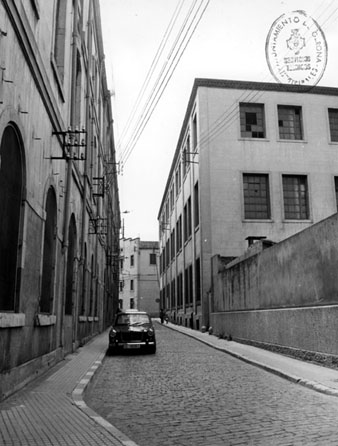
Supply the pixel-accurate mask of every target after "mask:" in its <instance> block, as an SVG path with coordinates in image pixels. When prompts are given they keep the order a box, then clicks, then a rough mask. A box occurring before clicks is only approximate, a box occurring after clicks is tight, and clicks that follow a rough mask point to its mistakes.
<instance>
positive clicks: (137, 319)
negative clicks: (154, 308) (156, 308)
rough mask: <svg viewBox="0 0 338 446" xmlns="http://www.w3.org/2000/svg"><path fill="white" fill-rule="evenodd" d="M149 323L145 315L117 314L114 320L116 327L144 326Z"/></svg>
mask: <svg viewBox="0 0 338 446" xmlns="http://www.w3.org/2000/svg"><path fill="white" fill-rule="evenodd" d="M149 323H150V320H149V316H148V315H147V314H119V315H118V317H117V319H116V325H144V324H149Z"/></svg>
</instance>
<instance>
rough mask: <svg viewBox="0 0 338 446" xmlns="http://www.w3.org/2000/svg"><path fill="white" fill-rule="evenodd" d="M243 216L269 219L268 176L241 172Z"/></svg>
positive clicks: (254, 218)
mask: <svg viewBox="0 0 338 446" xmlns="http://www.w3.org/2000/svg"><path fill="white" fill-rule="evenodd" d="M243 192H244V218H246V219H253V220H257V219H258V220H266V219H270V218H271V215H270V196H269V176H268V175H266V174H247V173H245V174H243Z"/></svg>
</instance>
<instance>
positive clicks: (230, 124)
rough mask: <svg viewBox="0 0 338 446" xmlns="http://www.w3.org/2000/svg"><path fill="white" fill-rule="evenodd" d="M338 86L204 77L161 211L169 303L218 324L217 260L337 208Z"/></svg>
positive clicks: (194, 318) (178, 312)
mask: <svg viewBox="0 0 338 446" xmlns="http://www.w3.org/2000/svg"><path fill="white" fill-rule="evenodd" d="M337 150H338V89H335V88H326V87H313V88H311V89H309V88H307V87H302V86H290V85H278V84H270V83H259V82H242V81H227V80H214V79H196V80H195V83H194V86H193V90H192V93H191V96H190V100H189V104H188V108H187V111H186V115H185V119H184V123H183V126H182V130H181V133H180V136H179V140H178V145H177V148H176V151H175V155H174V158H173V162H172V166H171V170H170V173H169V176H168V180H167V183H166V187H165V191H164V194H163V199H162V202H161V206H160V209H159V214H158V220H159V230H160V289H161V291H160V292H161V306H163V307H164V308H166V309H167V310H169V313H170V314H171V318H172V319H173V320H174V321H175V322H177V323H180V324H183V325H187V326H188V325H190V326H192V327H194V328H197V329H199V328H201V327H202V326H208V325H209V295H210V292H211V289H210V286H211V281H210V277H211V263H210V259H211V257H212V256H214V255H216V254H219V255H221V256H223V257H227V258H228V259H229V261H230V260H232V259H234V258H236V257H238V256H240V255H242V254H243V253H244V252H245V251H246V249H247V248H248V246H249V245H250V244H251V243H252V242H254V241H255V240H257V239H263V240H264V239H266V240H268V241H271V242H279V241H281V240H283V239H285V238H287V237H289V236H291V235H293V234H295V233H297V232H299V231H301V230H302V229H305V228H306V227H308V226H310V225H312V224H313V223H315V222H318V221H320V220H322V219H324V218H326V217H328V216H329V215H331V214H333V213H335V212H337V191H338V156H337V155H338V153H337Z"/></svg>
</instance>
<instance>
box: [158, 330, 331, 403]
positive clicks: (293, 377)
mask: <svg viewBox="0 0 338 446" xmlns="http://www.w3.org/2000/svg"><path fill="white" fill-rule="evenodd" d="M163 326H166V327H167V328H170V329H171V330H174V331H179V332H180V333H182V334H185V335H186V336H189V337H191V338H194V339H196V340H197V341H200V342H202V343H203V344H206V345H208V346H209V347H212V348H214V349H216V350H219V351H222V352H224V353H227V354H228V355H230V356H233V357H234V358H237V359H240V360H241V361H244V362H246V363H247V364H251V365H254V366H256V367H259V368H261V369H263V370H265V371H267V372H270V373H273V374H274V375H277V376H279V377H281V378H284V379H287V380H288V381H291V382H292V383H294V384H300V385H302V386H304V387H307V388H309V389H312V390H315V391H316V392H320V393H324V394H325V395H330V396H335V397H338V390H335V389H331V388H330V387H327V386H324V385H323V384H319V383H318V382H316V381H310V380H307V379H303V378H300V377H299V376H296V375H292V374H290V373H286V372H283V371H282V370H280V369H277V368H276V367H271V366H269V365H266V364H263V363H261V362H258V361H255V360H253V359H249V358H247V357H245V356H243V355H241V354H239V353H235V352H232V351H230V350H227V349H226V348H224V347H219V346H217V345H214V344H213V343H212V342H209V341H207V340H206V339H201V338H199V337H198V336H194V333H189V332H186V331H183V330H178V329H177V328H175V327H173V326H170V325H168V324H165V325H164V324H163Z"/></svg>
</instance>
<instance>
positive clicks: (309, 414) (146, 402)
mask: <svg viewBox="0 0 338 446" xmlns="http://www.w3.org/2000/svg"><path fill="white" fill-rule="evenodd" d="M156 329H157V341H158V350H157V353H156V355H135V354H134V355H118V356H112V357H106V359H105V361H104V365H103V367H102V368H101V369H100V371H99V372H98V373H97V375H96V376H95V378H94V382H93V384H92V386H91V388H90V389H89V390H88V392H87V394H86V398H85V399H86V403H87V404H88V405H89V406H90V407H91V408H92V409H94V410H95V411H96V412H98V413H99V414H100V415H101V416H103V417H104V418H105V419H106V420H107V421H109V422H110V423H112V424H113V425H115V426H116V427H117V428H118V429H120V430H121V431H122V432H124V433H125V434H126V435H127V436H128V437H129V438H131V439H132V440H133V441H134V442H136V443H137V444H138V445H139V446H174V445H179V446H202V445H203V446H225V445H255V446H256V445H268V446H270V445H271V446H275V445H301V446H308V445H321V446H330V445H338V399H337V398H335V397H332V396H327V395H323V394H320V393H318V392H315V391H312V390H310V389H307V388H305V387H302V386H300V385H296V384H292V383H290V382H289V381H287V380H285V379H282V378H279V377H278V376H276V375H273V374H270V373H268V372H265V371H263V370H262V369H260V368H257V367H254V366H252V365H249V364H246V363H245V362H242V361H240V360H238V359H236V358H233V357H231V356H229V355H227V354H226V353H224V352H219V351H217V350H215V349H213V348H211V347H208V346H206V345H204V344H202V343H200V342H198V341H196V340H195V339H192V338H190V337H188V336H185V335H183V334H181V333H178V332H176V331H173V330H170V329H168V328H167V327H165V326H160V325H156Z"/></svg>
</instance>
